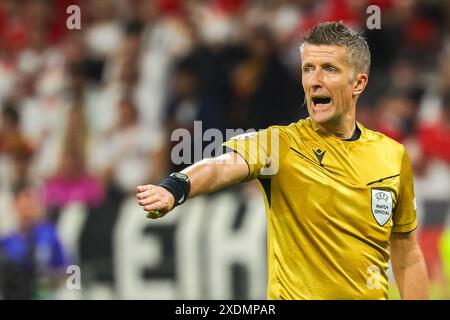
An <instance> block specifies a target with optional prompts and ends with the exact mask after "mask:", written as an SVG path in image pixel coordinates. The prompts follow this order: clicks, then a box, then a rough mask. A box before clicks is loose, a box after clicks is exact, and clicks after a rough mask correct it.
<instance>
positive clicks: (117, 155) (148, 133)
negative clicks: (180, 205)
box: [99, 98, 161, 194]
mask: <svg viewBox="0 0 450 320" xmlns="http://www.w3.org/2000/svg"><path fill="white" fill-rule="evenodd" d="M117 107H118V115H119V117H118V121H117V124H116V126H115V127H114V128H113V129H112V130H111V132H110V133H109V134H108V135H107V136H106V137H105V139H104V148H103V149H102V153H101V154H99V156H102V157H103V158H104V161H105V162H106V163H105V164H104V166H105V167H106V169H105V170H106V173H105V174H106V179H107V181H108V180H109V181H110V182H109V184H113V185H114V186H116V187H118V188H119V190H121V191H122V192H124V193H126V194H128V193H129V192H134V190H135V187H136V185H137V184H139V183H143V182H144V181H147V179H150V180H151V181H154V180H155V178H154V177H153V175H155V174H156V172H153V171H150V170H149V169H150V168H152V167H153V166H154V161H152V157H153V156H154V153H155V152H156V150H159V148H160V146H161V135H160V134H159V132H158V131H155V130H153V131H152V130H151V129H150V128H147V127H144V126H141V125H139V122H138V119H139V114H138V110H137V108H136V106H135V105H134V103H133V102H132V101H131V99H129V98H128V99H127V98H125V99H123V100H122V101H121V102H120V103H119V104H118V106H117ZM159 174H160V173H158V174H157V175H158V176H159Z"/></svg>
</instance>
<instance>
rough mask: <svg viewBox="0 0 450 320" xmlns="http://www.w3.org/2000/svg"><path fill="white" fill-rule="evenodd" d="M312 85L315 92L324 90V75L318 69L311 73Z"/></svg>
mask: <svg viewBox="0 0 450 320" xmlns="http://www.w3.org/2000/svg"><path fill="white" fill-rule="evenodd" d="M310 85H311V88H312V89H313V90H314V91H315V90H317V89H320V88H322V86H323V73H322V70H320V69H318V70H315V71H313V72H311V75H310Z"/></svg>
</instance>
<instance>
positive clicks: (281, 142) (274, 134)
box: [223, 126, 290, 181]
mask: <svg viewBox="0 0 450 320" xmlns="http://www.w3.org/2000/svg"><path fill="white" fill-rule="evenodd" d="M223 146H225V147H228V148H230V149H232V150H234V151H235V152H237V153H239V154H240V155H241V156H242V157H243V158H244V159H245V161H246V162H247V164H248V167H249V175H248V177H247V178H246V179H245V180H244V181H250V180H253V179H256V178H270V177H273V176H274V175H276V174H277V173H278V171H279V169H280V166H281V165H282V162H283V160H284V159H285V158H286V155H287V153H288V151H289V149H290V138H289V135H288V134H287V133H286V132H285V131H284V130H282V129H281V128H280V127H276V126H274V127H270V128H268V129H266V130H262V131H259V132H252V133H245V134H242V135H238V136H235V137H233V138H231V139H230V140H228V141H227V142H225V143H224V144H223Z"/></svg>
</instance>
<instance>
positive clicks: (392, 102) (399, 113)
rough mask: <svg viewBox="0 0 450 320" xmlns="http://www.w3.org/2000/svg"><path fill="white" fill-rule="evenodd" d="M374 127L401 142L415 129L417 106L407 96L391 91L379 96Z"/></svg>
mask: <svg viewBox="0 0 450 320" xmlns="http://www.w3.org/2000/svg"><path fill="white" fill-rule="evenodd" d="M375 112H376V114H377V117H376V122H375V124H374V128H373V129H375V130H376V131H379V132H382V133H384V134H385V135H387V136H389V137H391V138H392V139H394V140H397V141H399V142H402V141H403V140H404V139H405V138H407V137H409V136H410V135H412V134H413V133H414V131H415V125H416V118H415V117H416V114H417V106H416V104H414V102H413V101H411V99H409V98H408V97H407V96H405V95H403V94H401V93H397V92H393V93H391V94H387V95H385V96H383V97H382V98H380V101H379V102H378V104H377V107H376V111H375Z"/></svg>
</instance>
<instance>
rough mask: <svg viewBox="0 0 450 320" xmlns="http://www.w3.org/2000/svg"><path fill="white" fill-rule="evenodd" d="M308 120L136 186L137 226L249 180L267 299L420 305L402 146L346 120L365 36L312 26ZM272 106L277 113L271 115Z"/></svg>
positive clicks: (330, 25) (305, 71) (423, 288)
mask: <svg viewBox="0 0 450 320" xmlns="http://www.w3.org/2000/svg"><path fill="white" fill-rule="evenodd" d="M300 52H301V69H302V85H303V89H304V91H305V100H306V105H307V108H308V112H309V118H307V119H305V120H300V121H298V122H297V123H293V124H291V125H289V126H272V127H269V128H268V129H266V130H263V131H260V132H259V133H255V134H247V135H242V136H238V137H235V138H233V139H231V140H229V141H228V142H226V143H225V144H224V145H225V146H226V147H229V148H231V149H232V150H233V151H232V152H229V153H226V154H224V155H221V156H219V157H216V158H212V159H204V160H202V161H200V162H198V163H196V164H194V165H192V166H190V167H188V168H187V169H185V170H183V171H182V172H178V173H174V174H171V175H170V176H169V177H168V178H166V179H164V180H163V181H162V182H161V184H160V185H159V186H153V185H145V186H138V187H137V199H138V203H139V205H141V206H142V207H143V208H144V210H145V211H148V215H147V217H149V218H152V219H154V218H160V217H163V216H164V215H165V214H167V213H168V212H170V211H171V210H172V209H173V208H174V207H175V206H177V205H180V204H182V203H183V202H184V201H185V200H186V199H187V198H193V197H196V196H198V195H201V194H205V193H209V192H213V191H217V190H219V189H222V188H225V187H227V186H229V185H232V184H235V183H239V182H242V181H251V180H253V179H258V181H259V182H260V184H261V187H262V190H263V192H264V196H265V203H266V211H267V217H268V219H267V221H268V277H269V279H268V288H267V298H268V299H387V297H388V273H387V269H388V264H389V260H390V259H391V262H392V267H393V272H394V276H395V279H396V281H397V284H398V287H399V290H400V294H401V297H402V299H428V297H429V293H428V277H427V271H426V267H425V263H424V259H423V256H422V252H421V250H420V248H419V246H418V243H417V241H416V232H415V229H416V228H417V220H416V206H415V198H414V190H413V172H412V168H411V165H410V161H409V158H408V155H407V153H406V151H405V148H404V146H403V145H401V144H399V143H397V142H395V141H394V140H392V139H390V138H388V137H386V136H384V135H383V134H380V133H378V132H374V131H371V130H368V129H366V128H364V126H363V125H362V124H361V123H359V122H357V121H356V118H355V112H356V102H357V100H358V97H359V96H360V95H361V93H362V92H363V91H364V89H365V87H366V85H367V82H368V75H369V66H370V52H369V48H368V45H367V43H366V41H365V40H364V38H363V37H362V36H361V35H359V34H358V33H355V32H353V31H352V30H350V29H348V28H347V27H346V26H345V25H344V24H342V23H341V22H327V23H322V24H318V25H317V26H316V27H315V28H314V29H312V31H311V32H310V33H309V34H308V35H307V36H306V37H305V38H304V39H303V43H302V45H301V47H300ZM274 107H276V106H274Z"/></svg>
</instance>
